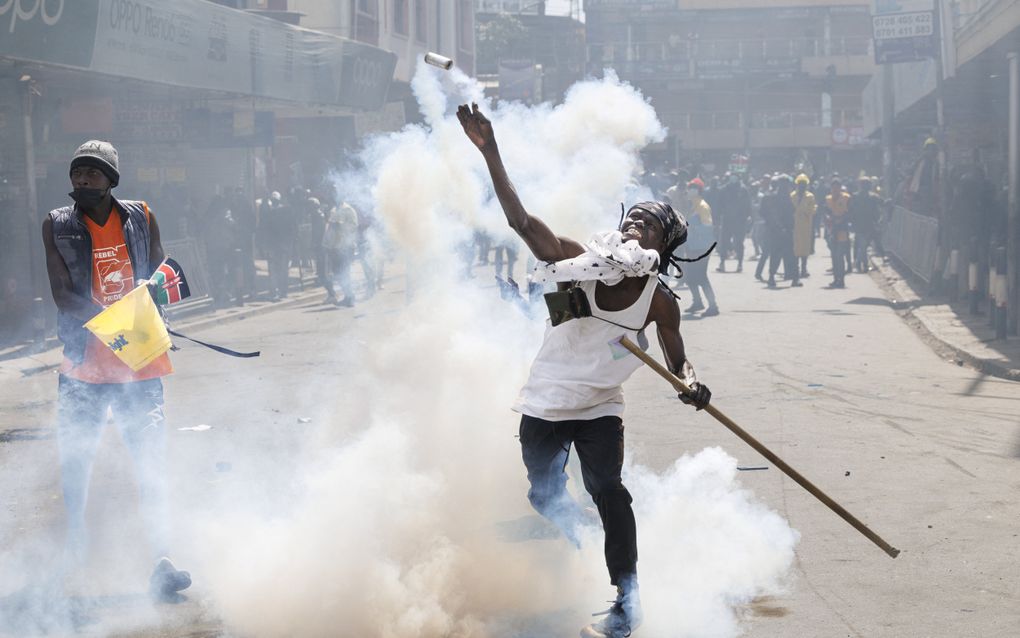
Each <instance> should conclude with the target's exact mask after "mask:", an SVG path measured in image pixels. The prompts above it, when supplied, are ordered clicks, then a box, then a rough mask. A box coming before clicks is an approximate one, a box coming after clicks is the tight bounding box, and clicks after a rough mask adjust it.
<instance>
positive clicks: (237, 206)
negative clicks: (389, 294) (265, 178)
mask: <svg viewBox="0 0 1020 638" xmlns="http://www.w3.org/2000/svg"><path fill="white" fill-rule="evenodd" d="M199 226H200V229H201V238H202V242H203V244H204V249H205V255H206V267H207V274H208V282H209V286H210V290H209V293H210V295H211V296H212V297H213V299H214V301H215V302H216V303H217V304H218V305H229V304H231V303H232V304H234V305H243V304H244V303H245V302H246V301H251V300H254V299H256V298H258V297H260V296H264V297H265V298H267V299H269V300H270V301H278V300H281V299H285V298H286V297H287V295H288V294H289V293H290V292H291V289H292V287H293V286H294V282H292V281H291V276H290V274H291V269H292V268H297V269H298V275H299V279H298V282H297V285H298V286H303V281H304V278H305V273H306V272H307V273H308V274H310V275H311V274H314V276H315V282H316V284H317V285H320V286H322V287H323V288H324V289H325V291H326V297H325V301H326V302H328V303H333V304H336V305H338V306H347V307H350V306H353V305H354V303H355V297H356V293H355V289H354V285H353V283H352V277H351V268H352V266H353V265H354V264H355V263H357V262H360V265H361V269H362V273H363V276H364V297H365V298H368V297H371V296H372V295H374V294H375V292H376V291H377V290H379V289H380V288H381V287H382V280H383V271H384V261H383V259H382V258H381V251H378V250H376V249H375V244H376V237H375V233H374V224H373V218H372V216H371V215H368V214H363V213H359V211H357V210H356V209H355V208H354V206H352V205H351V204H350V203H348V202H345V201H342V200H339V199H337V198H335V197H333V196H332V195H331V194H317V195H316V194H313V193H312V192H311V191H310V190H306V189H297V188H295V189H291V190H290V191H289V192H288V193H287V194H286V195H284V194H282V193H280V192H279V191H273V192H271V193H270V194H269V195H268V196H267V197H265V198H259V199H257V200H255V201H254V202H251V201H250V200H249V199H248V197H246V196H245V194H244V191H243V190H242V189H240V188H238V189H236V190H235V191H233V192H229V193H227V192H224V193H222V194H217V195H215V196H214V197H213V198H212V200H211V201H210V202H209V205H208V208H207V209H206V214H205V215H204V216H203V217H202V218H201V222H200V224H199ZM257 256H258V257H261V258H264V259H265V261H266V266H267V270H268V277H267V278H265V282H264V284H263V283H261V282H260V281H259V279H258V278H257V277H256V272H257V270H256V266H255V259H256V257H257ZM338 288H339V291H340V293H341V294H342V296H339V297H338V296H337V289H338Z"/></svg>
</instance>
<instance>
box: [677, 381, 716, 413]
mask: <svg viewBox="0 0 1020 638" xmlns="http://www.w3.org/2000/svg"><path fill="white" fill-rule="evenodd" d="M688 387H689V388H690V389H691V394H690V396H688V395H686V394H683V393H681V394H678V395H677V396H678V397H680V400H681V401H683V402H684V403H686V404H687V405H693V406H694V407H696V408H697V409H699V410H700V409H702V408H704V407H705V406H706V405H708V402H709V401H711V400H712V391H711V390H709V389H708V386H707V385H702V384H701V383H698V382H697V381H695V382H694V383H692V384H690V385H689V386H688Z"/></svg>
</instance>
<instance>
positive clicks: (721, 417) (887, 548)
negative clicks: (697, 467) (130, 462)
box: [620, 336, 900, 558]
mask: <svg viewBox="0 0 1020 638" xmlns="http://www.w3.org/2000/svg"><path fill="white" fill-rule="evenodd" d="M620 345H622V346H623V347H624V348H626V349H627V350H630V351H631V353H633V354H634V356H636V357H637V358H639V359H641V360H642V361H644V362H645V363H646V364H648V366H649V367H650V368H651V369H652V370H655V371H656V372H658V373H659V376H661V377H662V378H663V379H665V380H666V381H669V382H670V384H672V386H673V387H674V388H676V390H677V392H680V393H682V394H684V395H687V396H690V394H691V389H690V388H689V387H687V385H686V384H684V382H683V381H681V380H680V379H679V378H678V377H677V376H676V375H675V374H673V373H672V372H670V371H669V370H667V369H666V368H665V367H664V366H663V365H662V364H660V363H659V362H658V361H656V360H655V359H654V358H652V357H651V356H650V355H649V354H648V353H646V352H645V351H644V350H642V349H641V348H639V347H637V346H636V345H635V344H634V342H633V341H631V340H630V339H628V338H627V337H625V336H624V337H620ZM704 410H705V412H708V413H709V414H711V415H712V416H714V417H715V419H716V421H718V422H719V423H722V424H723V425H725V426H726V427H727V428H728V429H729V430H730V431H731V432H733V433H734V434H736V435H737V436H739V437H740V438H741V439H743V441H744V442H745V443H747V444H748V445H750V446H751V447H753V448H754V449H755V450H756V451H757V452H758V453H759V454H761V455H762V456H764V457H765V458H767V459H768V460H770V461H772V463H773V464H774V465H775V466H776V467H778V468H779V469H780V470H782V471H783V473H784V474H786V475H787V476H789V477H790V478H792V479H793V480H794V481H796V482H797V484H798V485H800V486H801V487H803V488H804V489H805V490H807V491H808V492H810V493H811V495H812V496H814V497H815V498H817V499H818V500H819V501H821V502H822V503H824V504H825V505H826V506H827V507H828V508H829V509H831V510H832V511H833V512H835V513H836V514H837V515H839V517H840V518H842V519H843V520H844V521H846V522H847V523H850V525H851V526H853V528H854V529H856V530H857V531H858V532H860V533H861V534H864V536H866V537H867V538H868V540H870V541H871V542H872V543H874V544H876V545H878V546H879V547H881V548H882V551H884V552H885V553H886V554H888V555H889V556H891V557H893V558H896V557H897V556H898V555H899V553H900V550H898V549H896V548H895V547H893V546H892V545H890V544H889V543H887V542H885V541H884V540H882V537H881V536H879V535H878V534H876V533H875V532H873V531H871V530H870V529H868V526H867V525H865V524H864V523H862V522H860V521H859V520H857V517H855V516H854V515H853V514H851V513H850V512H848V511H846V509H844V507H843V506H842V505H840V504H839V503H837V502H836V501H834V500H832V499H831V498H829V496H828V495H827V494H826V493H825V492H823V491H822V490H820V489H818V488H817V487H815V485H814V484H813V483H812V482H811V481H809V480H807V479H806V478H804V476H802V475H801V473H800V472H798V471H797V470H795V469H793V468H792V467H790V466H789V465H788V464H787V463H786V461H784V460H783V459H781V458H779V457H778V456H776V454H775V453H774V452H773V451H772V450H770V449H768V448H767V447H765V446H764V445H763V444H762V443H760V442H759V441H758V440H757V439H755V438H754V437H753V436H751V435H750V434H748V433H747V432H746V431H744V429H743V428H741V427H740V426H739V425H737V424H736V423H734V422H733V421H732V420H731V419H730V418H729V417H728V416H726V415H725V414H723V413H722V412H720V411H719V409H718V408H716V407H715V406H714V405H712V404H711V403H710V404H708V405H707V406H705V408H704Z"/></svg>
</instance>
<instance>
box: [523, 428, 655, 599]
mask: <svg viewBox="0 0 1020 638" xmlns="http://www.w3.org/2000/svg"><path fill="white" fill-rule="evenodd" d="M520 437H521V453H522V456H523V458H524V465H525V467H527V469H528V481H530V482H531V489H530V490H528V500H529V501H531V505H532V506H533V507H534V508H535V509H536V510H537V511H538V513H539V514H541V515H542V516H544V517H546V518H548V519H549V520H550V521H552V522H553V523H554V524H556V526H557V527H559V528H560V529H561V530H563V531H564V532H565V533H566V534H567V536H568V537H570V536H572V535H573V533H574V532H573V530H574V528H575V526H576V525H577V522H578V521H579V518H580V513H581V508H580V506H579V505H578V504H577V502H576V501H574V499H573V498H571V496H570V494H569V493H568V492H567V487H566V486H567V474H566V472H565V471H564V470H565V469H566V466H567V459H568V457H569V456H570V445H571V444H573V445H574V447H575V448H576V449H577V456H578V459H579V460H580V461H581V476H582V478H583V480H584V488H585V489H586V490H588V493H589V494H591V498H592V500H593V501H594V502H595V506H596V507H597V508H598V511H599V518H601V519H602V528H603V530H605V534H606V546H605V552H606V566H607V567H608V568H609V577H610V579H611V581H612V583H613V584H614V585H616V584H617V582H618V580H619V579H621V578H623V577H624V576H626V575H627V574H632V573H634V572H635V571H636V570H637V526H636V524H635V522H634V511H633V510H632V509H631V506H630V503H631V497H630V492H628V491H627V488H626V487H624V486H623V481H622V480H621V479H620V471H621V470H622V469H623V421H622V420H621V419H620V418H619V417H615V416H609V417H602V418H599V419H592V420H586V421H546V420H544V419H538V418H535V417H531V416H527V415H524V416H522V417H521V430H520Z"/></svg>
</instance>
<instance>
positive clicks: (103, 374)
mask: <svg viewBox="0 0 1020 638" xmlns="http://www.w3.org/2000/svg"><path fill="white" fill-rule="evenodd" d="M148 212H149V209H148V207H146V209H145V213H146V220H147V219H148ZM82 219H83V220H84V221H85V227H86V228H88V230H89V234H90V235H91V236H92V301H93V302H95V303H96V304H98V305H100V306H102V307H104V308H106V307H107V306H109V305H110V304H112V303H113V302H115V301H117V300H119V299H120V298H121V297H123V296H124V295H126V294H127V293H129V292H131V291H132V290H133V289H134V287H135V276H134V275H135V273H134V269H133V268H132V267H131V257H130V255H129V254H128V249H127V243H126V242H125V240H124V228H123V226H122V224H121V223H120V215H119V214H118V213H117V210H116V209H114V210H112V211H110V216H109V218H107V220H106V224H104V225H102V226H100V225H98V224H96V223H95V222H94V221H92V220H91V219H90V218H89V217H88V216H87V215H83V216H82ZM173 371H174V368H173V365H172V364H171V363H170V357H169V356H168V355H167V353H165V352H164V353H163V354H162V355H160V356H159V357H158V358H157V359H156V360H155V361H153V362H152V363H150V364H149V365H147V366H145V367H144V368H142V369H141V370H139V371H137V372H135V371H134V370H132V369H131V368H129V367H128V366H127V364H125V363H124V362H123V361H121V360H120V359H118V358H117V355H115V354H114V353H113V350H110V348H109V347H107V345H106V344H105V343H103V342H102V341H100V340H99V339H97V338H96V336H95V335H94V334H92V333H91V332H90V333H89V334H88V342H87V343H86V345H85V358H84V359H83V360H82V362H81V363H79V364H78V365H74V363H73V362H72V361H71V360H70V359H68V358H67V357H64V363H63V364H62V365H61V366H60V372H61V373H62V374H64V375H66V376H68V377H70V378H72V379H77V380H78V381H84V382H86V383H129V382H131V381H144V380H145V379H155V378H157V377H164V376H166V375H168V374H170V373H171V372H173Z"/></svg>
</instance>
